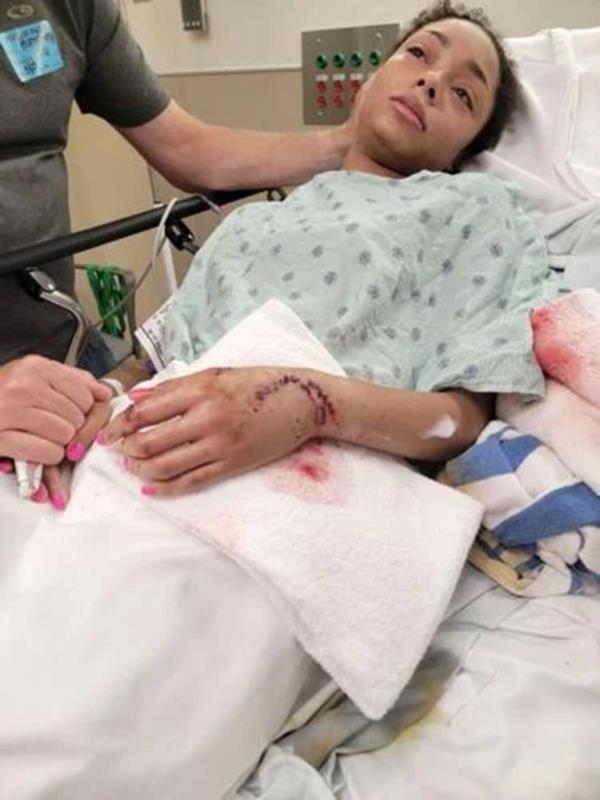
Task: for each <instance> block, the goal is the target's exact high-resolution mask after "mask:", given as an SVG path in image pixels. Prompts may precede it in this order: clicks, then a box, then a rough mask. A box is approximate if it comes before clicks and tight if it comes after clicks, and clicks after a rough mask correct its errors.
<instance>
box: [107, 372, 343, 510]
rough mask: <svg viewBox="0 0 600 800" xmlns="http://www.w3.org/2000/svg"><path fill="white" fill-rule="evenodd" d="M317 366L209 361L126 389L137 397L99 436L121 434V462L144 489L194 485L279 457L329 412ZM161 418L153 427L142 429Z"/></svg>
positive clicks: (153, 491) (167, 490) (169, 490)
mask: <svg viewBox="0 0 600 800" xmlns="http://www.w3.org/2000/svg"><path fill="white" fill-rule="evenodd" d="M319 376H320V373H318V372H315V371H313V370H303V369H300V370H293V369H283V368H267V367H258V368H249V369H211V370H205V371H203V372H199V373H197V374H195V375H191V376H188V377H185V378H178V379H176V380H171V381H166V382H165V383H163V384H160V385H159V386H157V387H155V388H153V389H150V390H140V391H139V392H136V391H135V390H134V391H132V392H130V393H129V396H130V397H131V398H132V400H133V401H134V404H133V405H132V406H130V408H128V409H127V411H125V412H124V413H123V414H121V415H120V416H119V417H117V419H115V420H113V422H112V423H111V424H110V425H109V426H108V427H107V428H106V429H105V430H104V431H103V433H102V434H101V436H100V437H99V439H98V441H100V442H101V443H102V441H103V442H104V443H105V444H112V443H114V442H116V441H118V440H119V439H121V438H122V442H121V450H122V452H123V454H124V456H125V460H124V466H125V467H126V469H128V470H129V471H130V472H131V473H132V474H134V475H137V476H138V477H139V478H140V479H141V480H142V481H144V486H143V489H142V492H143V493H144V494H146V495H175V494H181V493H186V492H192V491H197V490H198V489H201V488H204V487H205V486H208V485H209V484H211V483H215V482H216V481H219V480H222V479H223V478H226V477H228V476H231V475H235V474H238V473H241V472H246V471H247V470H250V469H253V468H254V467H258V466H261V465H263V464H267V463H268V462H270V461H274V460H276V459H278V458H281V457H282V456H284V455H287V454H288V453H290V452H292V451H293V450H295V449H296V448H298V447H300V446H301V445H302V444H303V443H304V442H306V441H307V440H308V439H310V438H312V437H313V436H316V435H318V433H319V427H320V425H322V424H323V421H324V420H325V419H326V418H327V416H328V407H327V403H328V400H327V397H326V396H325V395H324V392H323V391H322V390H321V388H320V386H319ZM148 426H156V427H153V428H151V429H150V430H142V429H144V428H148Z"/></svg>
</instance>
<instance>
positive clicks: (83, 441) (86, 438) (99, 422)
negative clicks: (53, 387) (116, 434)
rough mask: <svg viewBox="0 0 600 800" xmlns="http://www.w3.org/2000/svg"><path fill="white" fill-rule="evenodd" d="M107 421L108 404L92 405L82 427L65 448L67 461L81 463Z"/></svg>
mask: <svg viewBox="0 0 600 800" xmlns="http://www.w3.org/2000/svg"><path fill="white" fill-rule="evenodd" d="M109 419H110V402H106V401H105V402H100V403H94V405H93V406H92V410H91V411H90V412H89V414H88V415H87V417H86V420H85V422H84V423H83V425H82V427H81V428H80V429H79V430H78V431H77V433H76V434H75V436H74V437H73V439H72V441H71V442H70V443H69V445H68V447H67V450H66V455H67V459H68V460H69V461H72V462H73V463H77V462H78V461H81V459H82V458H83V456H84V455H85V454H86V453H87V451H88V450H89V448H90V447H91V446H92V444H93V443H94V440H95V439H96V436H97V435H98V432H99V431H100V430H102V428H103V426H104V425H106V423H107V422H108V420H109Z"/></svg>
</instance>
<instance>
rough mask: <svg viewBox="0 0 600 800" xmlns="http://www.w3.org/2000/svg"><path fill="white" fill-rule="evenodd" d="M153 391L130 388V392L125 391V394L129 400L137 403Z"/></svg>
mask: <svg viewBox="0 0 600 800" xmlns="http://www.w3.org/2000/svg"><path fill="white" fill-rule="evenodd" d="M153 391H154V390H153V389H132V390H131V391H130V392H127V396H128V397H129V399H130V400H133V402H134V403H139V402H141V401H142V400H145V399H146V398H147V397H149V396H150V395H151V394H152V392H153Z"/></svg>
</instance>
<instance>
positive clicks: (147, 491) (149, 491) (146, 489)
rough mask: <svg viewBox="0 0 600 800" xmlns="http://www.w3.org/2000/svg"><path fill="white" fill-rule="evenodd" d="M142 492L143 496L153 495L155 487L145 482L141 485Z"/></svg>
mask: <svg viewBox="0 0 600 800" xmlns="http://www.w3.org/2000/svg"><path fill="white" fill-rule="evenodd" d="M142 494H143V495H144V497H153V496H154V495H155V494H156V488H155V487H154V486H152V484H150V483H146V484H144V486H142Z"/></svg>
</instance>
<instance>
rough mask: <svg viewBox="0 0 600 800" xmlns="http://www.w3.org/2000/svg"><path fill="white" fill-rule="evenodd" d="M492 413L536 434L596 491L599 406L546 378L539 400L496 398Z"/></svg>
mask: <svg viewBox="0 0 600 800" xmlns="http://www.w3.org/2000/svg"><path fill="white" fill-rule="evenodd" d="M496 415H497V417H498V419H501V420H503V421H504V422H507V423H508V424H509V425H510V426H512V427H513V428H516V429H517V430H518V431H520V432H521V433H528V434H531V435H533V436H536V437H537V438H538V439H539V440H540V441H541V442H543V444H545V445H546V447H549V448H550V450H552V452H553V453H554V454H555V455H556V456H557V457H558V458H559V459H560V460H561V461H562V462H563V464H565V465H566V466H567V467H568V468H569V470H570V471H571V472H572V473H573V475H575V476H576V477H577V478H578V479H579V480H581V481H583V482H584V483H586V484H587V485H588V486H589V487H590V488H591V489H593V490H594V491H595V492H598V493H600V407H596V406H593V405H592V404H591V403H589V402H588V401H587V400H584V399H582V398H581V397H579V395H577V394H575V393H574V392H572V391H571V390H570V389H569V388H567V387H566V386H563V385H562V384H561V383H557V382H556V381H553V380H548V381H546V397H545V398H544V399H543V400H535V401H533V402H528V401H527V400H526V399H524V398H523V397H522V396H521V395H515V394H505V395H501V396H500V397H498V400H497V403H496Z"/></svg>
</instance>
